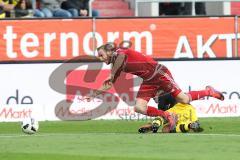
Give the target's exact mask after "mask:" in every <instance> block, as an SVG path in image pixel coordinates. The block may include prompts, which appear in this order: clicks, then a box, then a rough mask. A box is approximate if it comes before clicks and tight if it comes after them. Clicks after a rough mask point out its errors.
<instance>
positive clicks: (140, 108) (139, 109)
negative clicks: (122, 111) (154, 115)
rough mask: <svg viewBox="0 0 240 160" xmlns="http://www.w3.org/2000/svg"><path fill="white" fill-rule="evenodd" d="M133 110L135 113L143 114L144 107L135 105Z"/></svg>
mask: <svg viewBox="0 0 240 160" xmlns="http://www.w3.org/2000/svg"><path fill="white" fill-rule="evenodd" d="M134 111H135V112H137V113H141V114H145V113H146V109H145V107H141V106H135V107H134Z"/></svg>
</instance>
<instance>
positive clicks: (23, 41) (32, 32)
mask: <svg viewBox="0 0 240 160" xmlns="http://www.w3.org/2000/svg"><path fill="white" fill-rule="evenodd" d="M0 24H1V27H0V36H1V38H0V44H1V45H0V60H1V61H14V60H66V59H72V58H74V57H77V56H81V55H94V49H95V47H96V46H99V45H101V44H103V43H105V42H109V41H115V42H120V41H122V40H131V41H132V42H133V44H134V45H133V47H132V48H133V49H136V50H138V51H141V52H142V53H143V54H147V55H150V56H152V57H154V58H208V57H211V58H220V57H221V58H222V57H235V56H236V53H235V51H236V47H235V44H236V43H235V42H236V41H235V40H236V38H237V36H236V35H237V34H236V33H235V31H236V28H235V18H234V17H198V18H129V19H96V20H94V21H93V20H92V19H64V20H61V19H55V20H54V19H51V20H11V21H10V20H1V21H0ZM238 24H239V23H238ZM239 28H240V27H239ZM238 30H240V29H238ZM93 36H94V37H95V39H94V38H93ZM238 46H239V45H238Z"/></svg>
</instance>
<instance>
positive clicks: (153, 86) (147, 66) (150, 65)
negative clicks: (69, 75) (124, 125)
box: [86, 41, 224, 129]
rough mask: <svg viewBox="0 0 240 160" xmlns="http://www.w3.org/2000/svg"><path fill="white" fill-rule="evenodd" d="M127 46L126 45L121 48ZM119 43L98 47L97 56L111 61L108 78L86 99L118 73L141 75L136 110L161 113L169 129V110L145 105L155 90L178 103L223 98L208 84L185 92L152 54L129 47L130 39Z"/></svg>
mask: <svg viewBox="0 0 240 160" xmlns="http://www.w3.org/2000/svg"><path fill="white" fill-rule="evenodd" d="M126 45H128V47H124V46H126ZM119 46H120V47H116V45H115V44H114V43H107V44H105V45H102V46H100V47H99V48H98V49H97V51H98V56H97V57H98V59H99V60H100V61H102V62H105V63H106V64H107V65H108V64H112V70H111V74H110V76H109V78H108V79H107V80H105V81H104V82H103V85H102V87H100V88H99V90H97V91H96V92H94V93H93V94H92V95H89V96H87V97H86V99H88V100H90V99H91V98H94V97H96V96H97V95H99V94H101V93H102V92H104V91H107V90H108V89H110V88H111V87H112V85H113V83H114V82H115V81H116V79H117V78H118V76H119V75H120V73H121V72H126V73H130V74H133V75H136V76H138V77H140V78H142V79H143V82H142V84H141V86H140V88H139V91H138V94H137V97H136V105H135V108H134V109H135V112H138V113H141V114H144V115H148V116H151V117H156V116H162V117H164V118H165V119H166V120H167V121H168V122H169V128H170V129H173V128H174V127H175V123H176V117H175V116H174V115H173V114H171V113H169V112H168V111H162V110H158V109H157V108H155V107H152V106H148V101H149V100H150V98H154V97H155V96H156V95H157V93H158V91H160V90H161V91H163V92H164V93H170V94H171V95H172V96H173V97H174V98H175V99H176V101H177V102H179V103H184V104H188V103H190V102H191V101H193V100H198V99H200V98H203V97H205V96H211V97H214V98H217V99H220V100H224V96H223V94H222V93H221V92H218V91H216V90H215V89H214V88H212V87H210V86H207V87H206V88H205V89H204V90H201V91H190V92H189V93H184V92H183V91H182V90H181V89H180V88H179V86H178V85H177V84H176V82H175V81H174V79H173V77H172V75H171V72H170V71H169V70H168V69H167V67H165V66H164V65H162V64H158V63H157V62H156V61H155V60H153V59H152V58H151V57H148V56H145V55H143V54H142V53H139V52H137V51H134V50H132V49H129V48H130V46H131V42H126V41H123V42H122V43H121V44H120V45H119Z"/></svg>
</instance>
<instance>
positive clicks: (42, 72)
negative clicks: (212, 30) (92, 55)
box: [0, 60, 240, 121]
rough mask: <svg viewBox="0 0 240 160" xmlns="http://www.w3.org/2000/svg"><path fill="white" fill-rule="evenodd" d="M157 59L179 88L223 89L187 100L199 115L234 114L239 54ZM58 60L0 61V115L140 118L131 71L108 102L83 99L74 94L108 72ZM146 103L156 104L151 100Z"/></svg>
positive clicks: (239, 111) (239, 112) (239, 103)
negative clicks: (219, 94)
mask: <svg viewBox="0 0 240 160" xmlns="http://www.w3.org/2000/svg"><path fill="white" fill-rule="evenodd" d="M161 63H163V64H164V65H166V66H167V67H168V68H169V69H170V70H171V72H172V74H173V77H174V78H175V81H176V82H177V83H178V84H179V86H180V87H181V88H182V90H183V91H184V92H188V91H189V90H201V89H204V88H205V86H206V85H212V86H214V87H215V88H217V89H218V90H220V91H223V93H224V95H225V99H226V100H224V101H223V102H222V101H219V100H215V99H213V98H209V99H202V100H198V101H194V102H192V104H193V105H194V106H195V107H196V109H197V111H198V115H199V117H228V116H240V85H239V82H240V77H239V76H238V73H239V69H240V61H239V60H226V61H223V60H217V61H164V62H161ZM59 66H62V64H61V63H44V64H43V63H38V64H37V63H35V64H0V71H1V79H0V121H21V120H22V119H23V118H26V117H29V116H34V117H37V119H38V120H71V119H74V120H76V119H81V120H84V119H127V120H131V119H145V118H146V117H145V116H143V115H140V114H137V113H134V110H133V106H134V96H135V94H136V93H134V92H131V90H132V89H133V90H135V92H136V91H137V89H138V86H135V84H136V83H137V82H139V80H136V79H134V80H133V79H132V78H134V77H132V76H129V75H128V76H127V77H126V78H125V80H124V79H121V81H120V82H119V83H118V84H117V86H115V89H113V90H111V91H110V92H109V94H112V95H114V96H113V97H110V96H109V97H107V98H108V99H107V100H106V101H108V102H109V98H110V99H111V102H112V103H103V100H102V99H94V100H92V101H91V102H87V101H85V100H83V99H82V96H81V95H80V94H82V93H86V92H87V91H86V88H93V89H97V88H98V87H99V86H100V85H101V82H102V81H103V80H104V79H105V78H106V77H107V76H108V74H109V67H108V66H105V65H104V66H100V68H99V65H97V63H88V64H86V63H85V64H83V63H79V64H78V63H74V64H72V63H71V64H70V63H68V64H65V67H63V68H60V69H59ZM87 66H91V67H90V68H88V69H87ZM86 70H87V71H89V70H91V72H90V73H88V72H86ZM97 70H98V71H97ZM100 70H101V71H100ZM96 71H97V72H96ZM98 72H99V74H97V73H98ZM88 74H89V75H88ZM93 75H95V76H93ZM84 87H85V88H84ZM82 89H83V90H85V91H82ZM59 92H61V93H59ZM119 97H121V98H122V99H124V101H123V100H121V99H119ZM105 98H106V97H105ZM126 99H128V103H125V100H126ZM149 103H150V105H155V106H157V104H155V102H153V101H152V100H151V101H150V102H149ZM100 105H101V106H100ZM99 106H100V107H99ZM79 114H80V115H79Z"/></svg>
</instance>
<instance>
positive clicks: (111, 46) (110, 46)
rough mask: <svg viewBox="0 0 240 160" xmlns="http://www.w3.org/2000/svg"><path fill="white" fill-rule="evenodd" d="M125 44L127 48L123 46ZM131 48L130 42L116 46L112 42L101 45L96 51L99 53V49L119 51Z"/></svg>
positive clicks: (123, 42)
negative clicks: (119, 49)
mask: <svg viewBox="0 0 240 160" xmlns="http://www.w3.org/2000/svg"><path fill="white" fill-rule="evenodd" d="M125 44H127V46H125ZM131 46H132V42H130V41H122V42H121V43H119V45H118V46H117V44H116V43H114V42H108V43H106V44H104V45H101V46H100V47H98V48H97V51H99V50H100V49H103V50H104V51H113V52H114V51H116V50H117V49H118V48H121V49H128V48H130V47H131Z"/></svg>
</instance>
